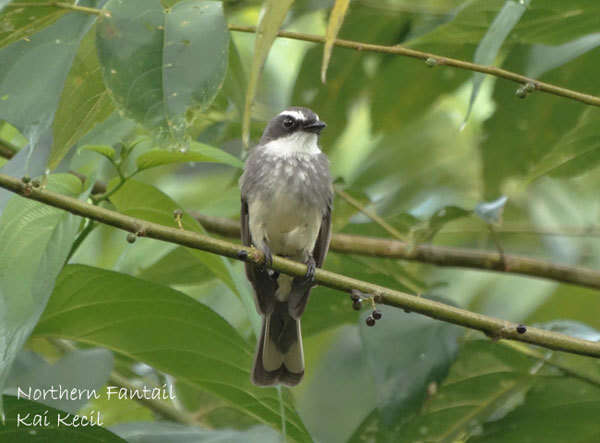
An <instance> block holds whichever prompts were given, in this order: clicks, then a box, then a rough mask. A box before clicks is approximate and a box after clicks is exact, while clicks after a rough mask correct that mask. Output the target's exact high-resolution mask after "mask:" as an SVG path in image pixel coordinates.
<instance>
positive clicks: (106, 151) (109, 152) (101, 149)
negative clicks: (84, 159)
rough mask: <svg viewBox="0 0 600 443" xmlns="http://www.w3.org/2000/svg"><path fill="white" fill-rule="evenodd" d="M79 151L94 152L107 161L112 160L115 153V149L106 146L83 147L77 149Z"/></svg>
mask: <svg viewBox="0 0 600 443" xmlns="http://www.w3.org/2000/svg"><path fill="white" fill-rule="evenodd" d="M79 150H80V151H94V152H97V153H98V154H100V155H102V156H103V157H106V158H107V159H109V160H114V158H115V155H116V152H115V148H113V147H112V146H107V145H83V146H82V147H81V148H79Z"/></svg>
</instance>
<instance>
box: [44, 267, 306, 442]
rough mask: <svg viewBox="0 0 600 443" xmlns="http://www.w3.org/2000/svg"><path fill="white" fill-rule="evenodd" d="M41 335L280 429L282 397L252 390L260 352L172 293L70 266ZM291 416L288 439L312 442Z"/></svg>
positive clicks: (114, 274) (292, 414)
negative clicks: (141, 368) (84, 346)
mask: <svg viewBox="0 0 600 443" xmlns="http://www.w3.org/2000/svg"><path fill="white" fill-rule="evenodd" d="M35 334H36V335H37V336H53V337H61V338H67V339H72V340H77V341H81V342H83V343H89V344H92V345H96V346H103V347H106V348H109V349H112V350H114V351H117V352H119V353H122V354H124V355H126V356H128V357H131V358H133V359H135V360H140V361H143V362H145V363H146V364H148V365H150V366H152V367H154V368H156V369H158V370H160V371H162V372H166V373H168V374H170V375H172V376H174V377H176V378H178V379H181V380H183V381H186V382H188V383H192V384H194V385H196V386H198V387H201V388H202V389H205V390H207V391H209V392H212V393H214V394H215V395H217V396H219V397H222V398H224V399H226V400H227V401H229V402H230V403H231V404H232V406H234V407H236V408H238V409H240V410H241V411H244V412H245V413H247V414H249V415H251V416H253V417H255V418H257V419H259V420H261V421H262V422H264V423H267V424H269V425H270V426H273V427H275V428H278V427H279V426H280V424H281V419H280V416H279V404H278V400H277V392H276V390H275V389H261V388H258V387H256V386H254V385H252V383H251V382H250V368H251V366H252V354H253V349H254V346H253V345H249V344H248V343H246V342H245V341H244V340H243V339H242V338H241V337H240V336H239V334H238V333H237V332H236V331H235V329H233V327H231V326H230V325H229V324H228V323H227V322H225V320H223V318H221V317H220V316H218V315H217V314H215V313H214V312H213V311H212V310H210V309H209V308H207V307H206V306H204V305H202V304H201V303H198V302H197V301H195V300H194V299H192V298H191V297H188V296H186V295H184V294H182V293H180V292H178V291H175V290H173V289H171V288H168V287H166V286H161V285H156V284H153V283H150V282H147V281H144V280H140V279H136V278H134V277H130V276H128V275H125V274H120V273H117V272H113V271H106V270H102V269H98V268H92V267H89V266H82V265H69V266H67V267H65V269H64V271H63V272H62V273H61V275H60V277H59V280H58V282H57V285H56V289H55V291H54V293H53V295H52V297H51V299H50V302H49V304H48V306H47V309H46V311H45V312H44V316H43V317H42V319H41V320H40V322H39V323H38V325H37V328H36V331H35ZM285 410H286V411H285V413H286V420H287V423H286V426H287V431H288V433H289V435H290V436H291V437H292V438H295V439H297V440H298V441H307V440H309V437H308V434H307V431H306V429H305V428H304V426H303V424H302V421H301V420H300V418H299V417H298V415H297V414H296V413H295V411H294V409H293V408H292V407H291V405H290V403H289V402H288V401H286V404H285Z"/></svg>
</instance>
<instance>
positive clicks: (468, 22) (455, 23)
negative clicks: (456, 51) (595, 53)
mask: <svg viewBox="0 0 600 443" xmlns="http://www.w3.org/2000/svg"><path fill="white" fill-rule="evenodd" d="M505 4H506V1H505V0H486V1H485V2H466V3H463V5H462V6H461V7H459V8H457V10H456V11H455V13H454V15H453V16H452V20H450V21H449V22H448V23H445V24H444V25H442V26H438V27H437V28H435V29H434V30H433V31H432V32H429V33H428V34H425V35H424V36H422V37H421V38H420V40H421V41H422V42H423V43H445V44H447V45H456V44H458V45H461V44H463V45H464V44H477V43H479V41H480V40H481V39H482V38H483V36H484V35H485V33H486V32H487V30H488V28H489V26H490V23H491V22H492V21H493V19H494V18H495V17H496V16H497V14H498V13H499V11H500V10H501V9H502V8H503V7H504V5H505ZM598 14H600V4H598V2H596V1H595V0H571V1H569V2H565V1H562V0H544V1H543V2H538V1H532V2H530V3H529V6H528V8H527V11H526V12H525V14H523V17H522V18H521V20H520V21H519V23H518V24H517V25H516V26H515V27H514V30H513V31H514V32H513V33H512V34H511V36H510V38H509V43H525V44H532V43H538V44H546V45H559V44H563V43H566V42H568V41H571V40H574V39H576V38H579V37H582V36H584V35H586V34H590V33H592V32H597V31H598V26H597V22H596V21H595V19H596V17H597V16H598Z"/></svg>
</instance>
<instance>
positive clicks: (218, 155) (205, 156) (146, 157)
mask: <svg viewBox="0 0 600 443" xmlns="http://www.w3.org/2000/svg"><path fill="white" fill-rule="evenodd" d="M189 162H208V163H223V164H226V165H229V166H233V167H234V168H240V169H241V168H243V167H244V163H242V162H241V161H240V160H239V159H237V158H236V157H234V156H233V155H231V154H228V153H227V152H225V151H223V150H222V149H219V148H214V147H212V146H208V145H205V144H203V143H198V142H192V144H191V145H190V148H189V149H187V150H185V151H183V152H181V151H179V150H176V151H172V150H165V149H153V150H151V151H148V152H145V153H143V154H142V155H140V156H139V157H138V158H137V160H136V164H137V167H138V169H139V170H140V171H141V170H144V169H149V168H154V167H156V166H162V165H169V164H173V163H189Z"/></svg>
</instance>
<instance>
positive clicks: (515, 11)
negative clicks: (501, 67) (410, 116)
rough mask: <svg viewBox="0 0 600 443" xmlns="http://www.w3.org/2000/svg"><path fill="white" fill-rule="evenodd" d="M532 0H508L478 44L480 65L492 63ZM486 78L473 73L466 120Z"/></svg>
mask: <svg viewBox="0 0 600 443" xmlns="http://www.w3.org/2000/svg"><path fill="white" fill-rule="evenodd" d="M529 3H530V0H521V1H514V0H506V3H504V6H503V7H502V9H501V10H500V12H499V13H498V15H497V16H496V17H495V18H494V21H493V22H492V24H491V25H490V28H489V29H488V31H487V32H486V34H485V36H484V37H483V39H482V40H481V42H479V45H477V49H476V50H475V56H474V57H473V61H474V62H475V63H477V64H479V65H491V64H493V63H494V60H495V59H496V57H497V56H498V52H499V51H500V48H501V47H502V44H503V43H504V40H506V38H507V37H508V35H509V34H510V32H511V31H512V30H513V28H514V27H515V25H516V24H517V23H518V22H519V20H520V19H521V16H522V15H523V14H524V13H525V11H526V10H527V8H528V7H529ZM484 78H485V74H482V73H480V72H476V73H475V74H473V90H472V92H471V98H469V108H468V110H467V115H466V116H465V122H466V121H467V120H468V119H469V115H470V114H471V109H472V108H473V104H474V103H475V100H476V99H477V95H478V94H479V88H481V83H482V82H483V79H484Z"/></svg>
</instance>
